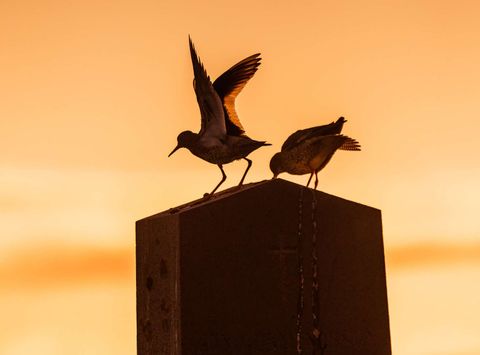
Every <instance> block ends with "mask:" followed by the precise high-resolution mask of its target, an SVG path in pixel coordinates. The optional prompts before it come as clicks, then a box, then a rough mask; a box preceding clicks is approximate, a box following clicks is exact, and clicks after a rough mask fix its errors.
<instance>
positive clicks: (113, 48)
mask: <svg viewBox="0 0 480 355" xmlns="http://www.w3.org/2000/svg"><path fill="white" fill-rule="evenodd" d="M479 13H480V3H477V2H475V1H469V0H459V1H455V2H452V1H422V0H420V1H418V0H416V1H413V0H407V1H387V0H378V1H376V0H366V1H353V0H352V1H297V2H291V1H288V2H287V1H263V2H257V1H250V0H246V1H243V2H233V3H232V2H221V1H214V0H208V1H206V2H199V1H183V2H179V1H149V0H140V1H131V0H124V1H91V0H87V1H74V2H68V1H67V2H65V1H56V0H45V1H41V2H35V1H22V0H20V1H13V0H3V1H1V2H0V33H1V34H0V53H1V54H0V150H1V155H0V231H1V232H2V238H1V239H0V279H1V280H2V281H1V282H0V314H2V322H1V326H0V327H1V331H0V353H1V354H6V355H24V354H40V355H43V354H45V355H47V354H48V355H57V354H58V355H63V354H116V355H123V354H125V355H126V354H134V353H135V331H136V330H135V280H134V277H135V276H134V238H135V230H134V222H135V221H136V220H138V219H140V218H143V217H145V216H148V215H151V214H154V213H157V212H160V211H162V210H165V209H168V208H170V207H172V206H175V205H179V204H182V203H185V202H188V201H190V200H193V199H196V198H199V197H201V196H202V195H203V193H205V192H207V191H210V190H211V189H212V188H213V187H214V186H215V184H216V183H217V182H218V181H219V180H220V178H221V175H220V172H219V170H218V168H217V167H215V166H214V165H211V164H208V163H206V162H204V161H202V160H200V159H198V158H196V157H194V156H192V155H191V154H190V153H189V152H188V151H186V150H184V149H183V150H180V151H178V152H177V153H175V155H173V156H172V157H170V158H167V154H168V153H169V152H170V151H171V150H172V149H173V148H174V146H175V145H176V137H177V134H178V133H179V132H181V131H183V130H186V129H189V130H192V131H197V130H198V129H199V128H200V113H199V110H198V105H197V102H196V98H195V93H194V91H193V88H192V79H193V73H192V68H191V60H190V56H189V52H188V35H189V34H190V35H191V36H192V39H193V41H194V43H195V45H196V48H197V51H198V54H199V56H200V58H201V59H202V61H203V63H204V64H205V67H206V69H207V71H208V73H209V75H210V76H211V78H212V79H215V78H216V77H218V76H219V75H220V74H221V73H223V71H224V70H226V69H228V68H229V67H230V66H231V65H233V64H235V63H236V62H238V61H239V60H241V59H243V58H245V57H247V56H248V55H251V54H253V53H257V52H261V53H262V65H261V66H260V68H259V70H258V72H257V73H256V74H255V76H254V77H253V78H252V79H251V81H250V82H249V83H248V84H247V85H246V87H245V89H244V90H243V91H242V92H241V93H240V95H239V96H238V98H237V101H236V107H237V113H238V115H239V118H240V120H241V122H242V124H243V126H244V127H245V129H246V131H247V134H248V135H249V136H250V137H251V138H253V139H258V140H267V141H269V142H270V143H272V144H273V146H271V147H264V148H261V149H259V150H257V151H255V152H253V153H252V154H251V155H250V156H249V157H250V158H251V159H252V160H253V166H252V169H251V170H250V172H249V175H248V176H247V179H246V182H247V183H248V182H253V181H259V180H263V179H269V178H271V172H270V171H269V168H268V162H269V159H270V157H271V156H272V155H273V154H274V153H275V152H277V151H278V150H279V149H280V146H281V144H282V143H283V141H284V140H285V138H286V137H287V136H288V135H289V134H290V133H292V132H293V131H295V130H297V129H299V128H306V127H310V126H314V125H319V124H325V123H329V122H331V121H333V120H335V119H337V118H338V117H339V116H345V118H346V119H347V121H348V122H347V123H346V124H345V126H344V130H343V132H344V133H345V134H346V135H348V136H351V137H352V138H355V139H357V140H358V141H359V142H360V144H361V145H362V151H361V152H344V151H340V152H338V153H336V155H335V156H334V158H333V159H332V161H331V162H330V163H329V165H328V166H327V167H326V168H325V169H324V170H323V171H322V172H321V173H320V174H319V178H320V183H319V190H322V191H325V192H327V193H330V194H334V195H337V196H340V197H343V198H346V199H349V200H353V201H357V202H360V203H363V204H366V205H370V206H374V207H376V208H379V209H381V210H382V217H383V228H384V239H385V247H386V254H387V255H386V256H387V260H386V261H387V278H388V279H387V283H388V290H389V307H390V318H391V333H392V346H393V353H394V354H398V355H467V354H468V355H473V354H480V337H479V336H478V334H480V322H479V321H478V319H480V301H479V300H480V286H478V284H480V283H479V282H478V280H479V279H480V251H479V248H480V247H479V246H480V219H479V218H478V201H480V188H479V183H478V182H479V181H480V164H479V158H478V157H479V156H480V154H479V153H480V148H479V146H478V142H477V140H478V137H477V134H478V132H479V131H480V119H479V117H480V106H479V102H480V86H479V83H480V70H479V64H478V63H480V46H479V44H478V43H479V38H480V22H479V21H478V14H479ZM245 167H246V163H245V161H239V162H234V163H232V164H228V165H226V166H225V171H226V173H227V176H228V179H227V181H226V183H225V184H224V185H223V186H222V189H225V188H227V187H229V186H233V185H236V184H237V183H238V181H239V180H240V177H241V175H242V173H243V171H244V169H245ZM280 177H282V178H285V179H288V180H291V181H295V182H298V183H301V184H305V183H306V181H307V178H308V177H307V176H301V177H298V176H297V177H294V176H288V175H280Z"/></svg>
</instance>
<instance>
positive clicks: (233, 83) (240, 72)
mask: <svg viewBox="0 0 480 355" xmlns="http://www.w3.org/2000/svg"><path fill="white" fill-rule="evenodd" d="M260 60H261V58H260V53H256V54H253V55H251V56H249V57H247V58H245V59H243V60H241V61H240V62H238V63H237V64H235V65H234V66H232V67H231V68H230V69H228V70H227V71H226V72H224V73H223V74H222V75H220V76H219V77H218V78H217V80H215V82H214V83H213V87H214V88H215V90H216V91H217V93H218V96H219V97H220V99H221V100H222V103H223V108H224V111H225V112H224V114H225V125H226V129H227V134H228V135H233V136H239V135H242V134H244V133H245V130H244V128H243V126H242V124H241V123H240V120H239V118H238V115H237V112H236V110H235V99H236V97H237V95H238V94H239V93H240V92H241V91H242V89H243V88H244V87H245V85H246V84H247V82H248V81H249V80H250V79H251V78H252V77H253V75H254V74H255V72H256V71H257V69H258V66H259V65H260Z"/></svg>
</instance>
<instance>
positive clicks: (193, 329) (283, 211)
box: [136, 179, 391, 355]
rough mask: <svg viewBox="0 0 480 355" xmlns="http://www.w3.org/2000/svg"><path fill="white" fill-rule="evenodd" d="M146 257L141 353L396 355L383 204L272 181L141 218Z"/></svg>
mask: <svg viewBox="0 0 480 355" xmlns="http://www.w3.org/2000/svg"><path fill="white" fill-rule="evenodd" d="M302 189H303V194H302V193H301V191H302ZM300 198H301V201H300V200H299V199H300ZM313 199H315V203H312V202H313ZM299 208H301V209H302V211H301V212H302V213H299ZM299 215H301V216H302V217H301V218H302V220H301V221H299ZM300 222H301V223H300ZM299 232H300V233H301V236H302V238H301V239H300V240H301V242H302V244H303V245H302V246H301V248H298V240H299V238H298V235H299ZM314 233H315V234H316V246H317V247H316V253H317V257H318V261H317V269H318V275H317V277H316V278H314V277H312V270H313V265H314V264H315V262H314V259H312V235H313V234H314ZM299 253H301V255H299ZM299 256H301V258H300V259H299ZM136 259H137V342H138V355H160V354H168V355H172V354H173V355H180V354H182V355H190V354H202V355H203V354H218V355H226V354H238V355H246V354H258V355H260V354H262V355H268V354H272V355H273V354H277V355H278V354H297V353H298V351H297V346H298V345H300V347H301V350H302V354H325V355H334V354H337V355H340V354H342V355H355V354H358V355H365V354H368V355H377V354H378V355H387V354H391V346H390V331H389V319H388V305H387V293H386V282H385V265H384V253H383V240H382V226H381V213H380V211H379V210H377V209H375V208H371V207H367V206H364V205H361V204H358V203H355V202H351V201H348V200H344V199H341V198H338V197H335V196H332V195H328V194H326V193H323V192H319V191H317V192H314V191H313V190H305V189H304V187H302V186H299V185H296V184H293V183H291V182H287V181H285V180H281V179H275V180H269V181H264V182H260V183H257V184H251V185H247V186H245V187H243V188H242V189H230V190H228V191H226V192H222V193H220V194H218V195H216V196H215V197H214V198H212V199H211V200H209V201H205V202H202V203H198V204H195V205H193V206H189V207H188V206H187V207H183V208H182V207H180V208H177V209H173V210H169V211H165V212H163V213H160V214H157V215H154V216H151V217H148V218H145V219H142V220H140V221H138V222H137V249H136ZM299 260H301V261H302V263H303V271H302V273H299V264H298V261H299ZM300 277H303V284H304V289H303V298H304V307H303V312H301V313H302V314H301V315H300V317H299V312H300V311H301V309H300V307H299V304H298V299H299V281H300V279H299V278H300ZM314 279H316V280H317V281H318V294H317V293H315V292H313V293H312V284H313V283H314ZM314 294H317V300H316V303H315V302H314V303H315V304H316V305H317V306H316V307H314V308H313V309H312V295H314ZM315 316H316V317H318V324H319V326H318V328H319V329H318V330H317V331H314V330H315V329H314V324H315V322H314V321H313V318H314V317H315ZM297 319H300V321H301V329H302V333H301V334H300V335H299V340H298V343H299V344H297V339H296V338H297V337H296V332H297Z"/></svg>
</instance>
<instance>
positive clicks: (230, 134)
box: [168, 37, 271, 195]
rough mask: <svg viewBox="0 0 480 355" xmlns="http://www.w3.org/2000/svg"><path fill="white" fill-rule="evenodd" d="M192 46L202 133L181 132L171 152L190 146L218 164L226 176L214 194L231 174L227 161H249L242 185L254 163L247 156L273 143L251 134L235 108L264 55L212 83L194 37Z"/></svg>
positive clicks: (241, 64)
mask: <svg viewBox="0 0 480 355" xmlns="http://www.w3.org/2000/svg"><path fill="white" fill-rule="evenodd" d="M189 46H190V55H191V58H192V64H193V73H194V80H193V88H194V90H195V94H196V97H197V102H198V106H199V108H200V116H201V128H200V131H199V132H198V133H194V132H192V131H184V132H182V133H180V134H179V135H178V137H177V146H176V147H175V148H174V149H173V151H172V152H171V153H170V154H169V155H168V156H171V155H172V154H173V153H175V152H176V151H177V150H178V149H180V148H187V149H188V150H189V151H190V152H191V153H192V154H194V155H196V156H197V157H199V158H201V159H203V160H205V161H207V162H209V163H212V164H216V165H217V166H218V167H219V168H220V171H221V172H222V180H221V181H220V182H219V183H218V185H217V186H215V188H214V189H213V191H212V192H211V193H210V194H211V195H212V194H213V193H214V192H215V191H216V190H217V189H218V188H219V187H220V185H221V184H222V183H223V182H224V181H225V180H226V178H227V175H226V174H225V171H224V170H223V165H224V164H228V163H231V162H232V161H235V160H239V159H244V160H246V161H247V163H248V164H247V168H246V170H245V172H244V173H243V176H242V178H241V180H240V183H239V184H238V186H241V185H242V184H243V182H244V180H245V176H246V175H247V172H248V170H249V169H250V167H251V166H252V161H251V160H250V159H248V158H247V156H248V155H249V154H250V153H251V152H253V151H254V150H256V149H258V148H260V147H262V146H267V145H271V144H269V143H266V142H265V141H257V140H254V139H251V138H250V137H248V136H247V135H246V134H245V130H244V128H243V126H242V124H241V123H240V120H239V119H238V115H237V113H236V111H235V98H236V97H237V95H238V94H239V93H240V92H241V91H242V89H243V88H244V87H245V85H246V83H247V82H248V80H250V78H252V77H253V75H254V74H255V72H256V71H257V68H258V66H259V65H260V60H261V58H260V53H257V54H254V55H251V56H249V57H247V58H245V59H243V60H242V61H240V62H238V63H237V64H235V65H234V66H232V67H231V68H230V69H228V70H227V71H226V72H224V73H223V74H222V75H220V76H219V77H218V78H217V79H216V80H215V81H214V82H213V84H212V82H211V81H210V77H209V76H208V74H207V72H206V70H205V68H204V66H203V64H202V62H201V61H200V58H199V56H198V55H197V52H196V50H195V46H194V44H193V42H192V39H191V38H190V37H189Z"/></svg>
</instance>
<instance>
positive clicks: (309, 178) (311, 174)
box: [305, 171, 313, 187]
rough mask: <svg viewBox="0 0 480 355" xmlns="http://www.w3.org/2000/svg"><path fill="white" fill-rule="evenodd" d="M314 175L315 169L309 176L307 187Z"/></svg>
mask: <svg viewBox="0 0 480 355" xmlns="http://www.w3.org/2000/svg"><path fill="white" fill-rule="evenodd" d="M312 176H313V171H312V173H311V174H310V177H309V178H308V182H307V186H305V187H308V185H310V181H311V180H312Z"/></svg>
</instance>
